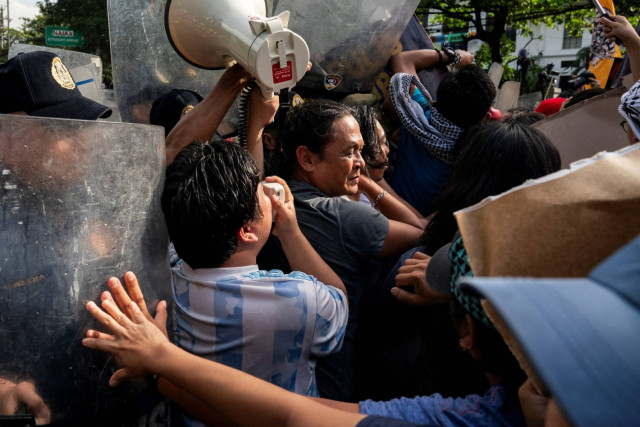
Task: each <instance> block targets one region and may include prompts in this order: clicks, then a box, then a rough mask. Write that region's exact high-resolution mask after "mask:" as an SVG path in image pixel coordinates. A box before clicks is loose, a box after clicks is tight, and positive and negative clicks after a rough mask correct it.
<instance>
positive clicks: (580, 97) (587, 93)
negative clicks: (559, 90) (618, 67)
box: [564, 87, 606, 108]
mask: <svg viewBox="0 0 640 427" xmlns="http://www.w3.org/2000/svg"><path fill="white" fill-rule="evenodd" d="M605 92H606V90H604V89H602V88H599V87H597V88H593V89H589V90H583V91H582V92H578V93H576V94H575V95H573V96H572V97H571V99H570V100H568V101H567V103H566V104H564V108H569V107H571V106H572V105H576V104H577V103H578V102H582V101H585V100H587V99H589V98H593V97H594V96H598V95H602V94H603V93H605Z"/></svg>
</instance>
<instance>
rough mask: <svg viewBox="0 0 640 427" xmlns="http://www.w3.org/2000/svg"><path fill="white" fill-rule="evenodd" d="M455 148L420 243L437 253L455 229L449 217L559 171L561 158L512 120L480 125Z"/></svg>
mask: <svg viewBox="0 0 640 427" xmlns="http://www.w3.org/2000/svg"><path fill="white" fill-rule="evenodd" d="M458 143H459V144H460V147H461V149H460V152H459V154H458V157H457V159H456V162H455V165H454V170H453V175H452V177H451V181H450V182H449V185H448V186H447V188H445V190H444V191H443V193H442V195H441V197H440V198H439V200H438V202H437V206H438V213H437V214H436V215H435V216H434V218H433V219H432V221H431V222H430V223H429V225H428V226H427V228H426V230H425V233H424V235H423V236H422V238H421V243H422V244H425V245H428V247H429V248H433V250H437V249H438V248H439V247H440V246H443V245H445V244H447V243H448V242H449V241H451V238H452V237H453V234H454V233H455V231H456V230H457V224H456V222H455V219H454V217H453V213H454V212H455V211H457V210H459V209H463V208H466V207H468V206H471V205H474V204H476V203H478V202H480V201H481V200H482V199H484V198H485V197H488V196H493V195H497V194H500V193H503V192H505V191H507V190H509V189H511V188H513V187H515V186H518V185H520V184H522V183H523V182H525V181H526V180H528V179H535V178H539V177H541V176H544V175H548V174H550V173H553V172H556V171H557V170H559V169H560V154H559V153H558V150H557V149H556V148H555V147H554V145H553V144H552V143H551V141H549V139H548V138H547V137H546V136H545V135H544V134H543V133H541V132H540V131H538V130H536V129H532V128H530V127H528V126H526V125H525V124H522V123H519V122H518V121H515V120H507V121H504V122H486V123H481V124H479V125H477V126H475V127H473V128H471V129H469V130H468V131H467V132H466V133H465V135H464V136H463V138H461V139H460V140H459V141H458Z"/></svg>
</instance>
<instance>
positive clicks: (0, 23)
mask: <svg viewBox="0 0 640 427" xmlns="http://www.w3.org/2000/svg"><path fill="white" fill-rule="evenodd" d="M0 49H4V7H3V6H0Z"/></svg>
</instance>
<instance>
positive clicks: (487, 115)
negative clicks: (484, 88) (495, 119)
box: [482, 111, 491, 122]
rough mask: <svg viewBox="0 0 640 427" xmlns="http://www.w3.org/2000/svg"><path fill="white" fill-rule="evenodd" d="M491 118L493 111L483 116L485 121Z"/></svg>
mask: <svg viewBox="0 0 640 427" xmlns="http://www.w3.org/2000/svg"><path fill="white" fill-rule="evenodd" d="M489 120H491V111H487V112H486V113H485V115H484V117H483V118H482V121H483V122H488V121H489Z"/></svg>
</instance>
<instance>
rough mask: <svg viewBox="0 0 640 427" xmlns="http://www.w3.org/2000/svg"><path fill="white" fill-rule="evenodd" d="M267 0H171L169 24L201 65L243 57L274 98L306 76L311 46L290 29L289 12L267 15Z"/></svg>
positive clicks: (181, 50) (182, 48)
mask: <svg viewBox="0 0 640 427" xmlns="http://www.w3.org/2000/svg"><path fill="white" fill-rule="evenodd" d="M266 15H267V11H266V5H265V2H264V1H255V0H254V1H239V0H168V1H167V5H166V7H165V28H166V31H167V37H168V38H169V42H170V43H171V45H172V46H173V48H174V49H175V50H176V52H178V54H179V55H180V56H181V57H182V58H183V59H184V60H185V61H187V62H189V63H190V64H192V65H195V66H197V67H200V68H205V69H221V68H224V67H225V66H226V65H228V64H229V62H230V61H231V60H235V61H237V62H238V63H239V64H240V65H242V67H243V68H244V69H245V70H247V71H248V72H249V73H251V75H252V76H253V77H255V78H256V80H257V81H258V83H259V85H260V87H261V89H262V94H263V95H264V96H265V97H267V98H270V97H272V96H273V94H274V93H279V92H280V91H281V90H283V89H291V88H292V87H294V86H295V85H296V83H297V82H298V81H299V80H300V79H301V78H302V76H304V73H305V72H306V69H307V64H308V63H309V48H308V47H307V44H306V43H305V41H304V40H303V39H302V37H300V36H299V35H297V34H296V33H294V32H292V31H290V30H288V29H287V26H288V24H289V12H283V13H281V14H279V15H278V16H274V17H270V18H267V17H265V16H266Z"/></svg>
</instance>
